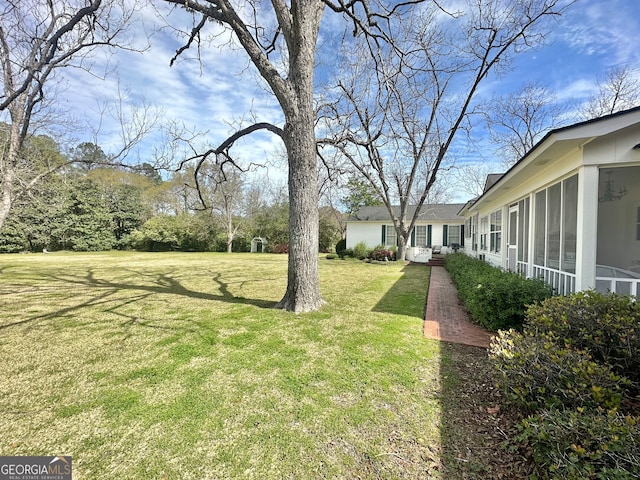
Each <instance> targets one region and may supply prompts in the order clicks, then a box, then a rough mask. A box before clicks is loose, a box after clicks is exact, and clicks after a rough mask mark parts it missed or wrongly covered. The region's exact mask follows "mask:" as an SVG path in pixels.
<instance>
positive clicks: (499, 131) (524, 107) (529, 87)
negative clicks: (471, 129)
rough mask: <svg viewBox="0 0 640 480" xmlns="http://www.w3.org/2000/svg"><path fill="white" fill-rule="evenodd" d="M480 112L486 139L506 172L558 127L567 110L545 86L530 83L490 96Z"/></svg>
mask: <svg viewBox="0 0 640 480" xmlns="http://www.w3.org/2000/svg"><path fill="white" fill-rule="evenodd" d="M483 109H484V110H485V117H486V120H487V125H488V127H489V136H490V139H491V141H492V142H493V144H494V145H495V146H496V153H497V155H498V157H499V158H500V159H501V160H502V163H503V167H504V169H505V170H506V169H508V168H510V167H511V166H512V165H513V164H514V163H515V162H517V161H518V160H520V159H521V158H522V157H523V156H524V155H525V154H526V153H527V152H528V151H529V150H531V149H532V148H533V146H534V145H535V144H536V143H537V142H538V141H539V140H540V139H542V137H543V136H544V135H545V134H546V133H547V132H548V131H549V130H551V129H553V128H556V127H559V126H560V123H561V120H562V118H563V115H565V114H566V112H567V109H568V108H567V105H566V104H565V103H559V102H557V101H556V96H555V95H554V93H553V92H552V91H551V90H549V89H548V88H547V87H545V86H544V85H542V84H541V83H539V82H533V83H527V84H525V85H523V86H522V87H521V88H520V90H518V91H516V92H515V93H511V94H508V95H504V96H499V97H494V98H493V99H492V100H491V101H490V102H489V103H488V104H487V106H485V107H484V108H483ZM483 181H484V180H483Z"/></svg>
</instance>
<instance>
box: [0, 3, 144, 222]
mask: <svg viewBox="0 0 640 480" xmlns="http://www.w3.org/2000/svg"><path fill="white" fill-rule="evenodd" d="M130 5H131V2H128V1H126V0H115V1H109V2H102V1H101V0H57V1H53V0H51V1H45V2H43V1H40V0H23V1H20V2H4V3H3V4H2V6H1V7H0V69H1V72H2V78H1V79H0V82H1V85H2V90H1V92H0V114H2V115H3V116H4V118H5V119H6V120H7V123H8V125H9V127H8V135H7V139H6V142H5V143H4V145H3V148H2V150H1V151H0V182H1V183H0V228H2V225H3V224H4V221H5V220H6V218H7V215H8V213H9V210H10V208H11V204H12V202H13V200H14V199H15V197H16V196H17V195H18V194H20V193H21V192H26V191H28V190H29V189H30V188H32V187H33V186H34V185H35V184H36V183H37V182H39V181H40V180H41V179H42V178H43V177H44V176H46V175H48V174H50V173H51V172H52V171H55V169H57V168H60V167H61V166H60V165H54V166H52V168H50V169H44V170H40V171H38V172H34V171H33V169H31V168H30V163H29V161H28V160H27V159H26V158H24V155H23V146H24V144H25V141H26V139H27V138H28V137H29V135H30V133H31V131H32V129H33V124H34V122H35V121H36V120H37V119H38V118H42V117H43V116H44V115H45V114H46V112H47V107H48V106H49V105H48V104H47V101H46V100H47V95H48V94H49V93H50V88H49V87H50V86H52V85H53V84H55V81H56V72H57V71H59V69H61V68H63V67H68V66H74V67H79V68H83V69H88V70H90V69H91V66H92V65H91V63H92V62H91V60H92V54H93V53H94V52H95V50H96V49H97V48H100V47H105V46H106V47H111V46H120V47H124V45H122V44H120V45H119V44H118V42H119V41H120V40H122V39H123V37H124V35H125V34H126V32H127V27H128V25H129V24H130V21H131V18H132V15H133V9H132V8H131V6H130ZM124 41H126V40H124Z"/></svg>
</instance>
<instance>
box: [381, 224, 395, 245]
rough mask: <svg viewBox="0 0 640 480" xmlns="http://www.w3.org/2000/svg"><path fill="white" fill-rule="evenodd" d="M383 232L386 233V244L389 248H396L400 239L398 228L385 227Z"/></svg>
mask: <svg viewBox="0 0 640 480" xmlns="http://www.w3.org/2000/svg"><path fill="white" fill-rule="evenodd" d="M383 231H386V235H385V239H384V242H383V243H384V244H385V245H386V246H388V247H394V246H396V245H397V244H398V243H397V242H398V237H397V236H396V228H395V227H394V226H393V225H385V228H384V229H383Z"/></svg>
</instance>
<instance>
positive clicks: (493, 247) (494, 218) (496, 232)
mask: <svg viewBox="0 0 640 480" xmlns="http://www.w3.org/2000/svg"><path fill="white" fill-rule="evenodd" d="M489 233H490V245H489V251H491V252H495V253H499V252H500V245H501V244H502V210H496V211H495V212H493V213H492V214H491V230H490V232H489Z"/></svg>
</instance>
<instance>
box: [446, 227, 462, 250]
mask: <svg viewBox="0 0 640 480" xmlns="http://www.w3.org/2000/svg"><path fill="white" fill-rule="evenodd" d="M461 240H462V239H461V238H460V225H449V241H448V244H449V245H453V244H454V243H457V244H458V245H463V243H462V241H461Z"/></svg>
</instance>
